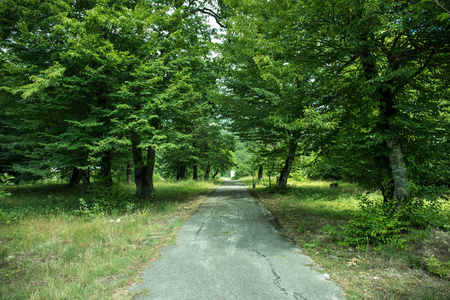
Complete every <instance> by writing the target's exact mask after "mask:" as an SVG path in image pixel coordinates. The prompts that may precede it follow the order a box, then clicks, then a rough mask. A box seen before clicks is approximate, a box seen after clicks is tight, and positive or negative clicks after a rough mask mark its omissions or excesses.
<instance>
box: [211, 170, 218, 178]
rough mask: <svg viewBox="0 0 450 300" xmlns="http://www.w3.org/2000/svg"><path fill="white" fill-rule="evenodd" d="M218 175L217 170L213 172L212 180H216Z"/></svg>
mask: <svg viewBox="0 0 450 300" xmlns="http://www.w3.org/2000/svg"><path fill="white" fill-rule="evenodd" d="M218 174H219V170H216V172H214V175H213V177H212V179H214V178H216V176H217V175H218Z"/></svg>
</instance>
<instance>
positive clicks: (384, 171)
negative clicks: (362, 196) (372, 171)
mask: <svg viewBox="0 0 450 300" xmlns="http://www.w3.org/2000/svg"><path fill="white" fill-rule="evenodd" d="M376 161H377V163H378V166H379V168H380V173H381V184H380V188H381V193H382V195H383V201H384V203H389V200H390V199H392V198H393V197H394V186H393V182H392V172H391V171H390V163H389V159H388V158H387V157H386V156H384V155H381V156H378V157H377V158H376Z"/></svg>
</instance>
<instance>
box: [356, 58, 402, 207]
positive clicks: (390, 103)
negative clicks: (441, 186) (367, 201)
mask: <svg viewBox="0 0 450 300" xmlns="http://www.w3.org/2000/svg"><path fill="white" fill-rule="evenodd" d="M360 57H361V63H362V66H363V72H364V75H365V77H366V79H367V80H373V79H374V78H376V77H378V72H377V67H376V60H375V58H374V57H373V55H372V54H370V53H363V54H361V56H360ZM391 67H393V68H394V69H395V67H394V66H391ZM384 83H385V84H384V85H383V87H379V88H378V89H377V90H376V91H375V94H374V96H375V97H376V98H380V107H379V108H380V121H379V124H378V126H379V130H380V131H382V132H383V134H385V135H386V136H387V138H386V139H385V140H384V144H385V145H386V147H387V148H388V150H389V152H390V153H389V154H388V155H387V157H386V155H385V154H381V155H382V156H384V158H382V159H381V160H380V161H381V162H382V164H381V165H380V170H381V173H382V174H386V173H387V172H386V171H387V170H386V169H387V168H386V167H385V164H384V163H383V162H385V161H387V160H388V161H389V168H390V171H391V174H390V177H391V179H387V178H386V179H385V181H387V186H386V183H385V186H383V184H382V187H381V190H382V193H383V197H384V201H385V202H387V200H388V199H393V200H395V204H394V206H395V207H394V209H397V208H398V207H399V206H400V205H401V204H402V203H403V202H404V201H405V200H406V199H408V197H409V194H408V171H407V167H406V163H405V158H404V154H403V151H402V146H401V144H400V140H399V138H398V134H397V133H395V132H394V129H393V128H392V126H391V124H390V120H391V119H392V118H393V117H394V116H395V115H396V114H398V109H397V108H396V107H395V104H394V92H393V90H392V87H391V86H392V84H393V82H391V81H387V82H384ZM391 182H392V186H391ZM387 197H389V198H387Z"/></svg>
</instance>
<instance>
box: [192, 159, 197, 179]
mask: <svg viewBox="0 0 450 300" xmlns="http://www.w3.org/2000/svg"><path fill="white" fill-rule="evenodd" d="M192 174H193V175H192V179H194V180H198V166H197V162H195V163H194V165H193V166H192Z"/></svg>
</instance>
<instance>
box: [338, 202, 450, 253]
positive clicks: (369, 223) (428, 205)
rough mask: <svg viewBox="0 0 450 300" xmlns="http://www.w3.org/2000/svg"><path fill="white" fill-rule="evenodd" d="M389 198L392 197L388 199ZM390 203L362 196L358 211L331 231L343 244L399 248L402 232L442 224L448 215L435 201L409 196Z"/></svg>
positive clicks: (405, 240)
mask: <svg viewBox="0 0 450 300" xmlns="http://www.w3.org/2000/svg"><path fill="white" fill-rule="evenodd" d="M391 201H393V200H391ZM393 207H395V205H394V204H393V203H385V202H384V201H379V200H373V199H368V198H367V197H362V198H361V199H360V203H359V210H358V211H356V212H354V213H352V217H351V219H350V220H349V221H348V222H347V223H346V224H345V225H342V226H339V228H338V227H335V228H333V229H332V230H331V232H332V234H333V235H334V236H335V237H340V238H341V241H340V242H341V243H342V244H344V245H351V246H358V247H359V248H364V247H366V246H367V245H369V244H370V245H373V246H376V247H380V246H382V245H385V244H390V245H393V246H396V247H402V246H403V245H404V244H405V243H406V242H407V238H406V236H405V235H404V233H407V232H409V231H410V230H411V229H413V228H416V227H422V228H424V227H432V228H435V227H444V226H445V224H448V217H447V216H446V215H444V214H443V212H442V209H441V206H440V204H439V203H438V202H428V201H425V200H423V199H419V198H413V199H410V200H409V201H408V202H405V203H403V205H402V206H400V207H398V208H397V209H393Z"/></svg>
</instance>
